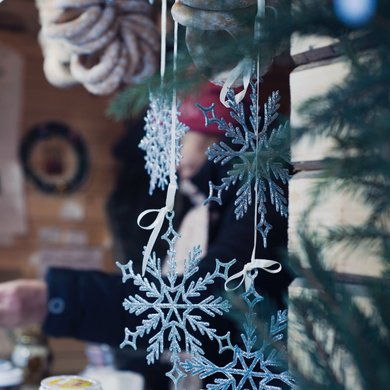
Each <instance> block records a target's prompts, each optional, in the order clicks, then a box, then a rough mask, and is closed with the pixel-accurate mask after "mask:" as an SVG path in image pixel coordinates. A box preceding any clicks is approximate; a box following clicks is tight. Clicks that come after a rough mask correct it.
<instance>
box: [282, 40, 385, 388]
mask: <svg viewBox="0 0 390 390" xmlns="http://www.w3.org/2000/svg"><path fill="white" fill-rule="evenodd" d="M335 47H337V42H335V40H333V39H331V38H327V37H323V36H321V37H318V36H311V37H304V38H302V37H299V36H295V37H294V39H293V40H292V48H291V54H292V57H293V59H294V60H295V63H296V65H297V67H296V68H295V70H294V71H293V72H292V73H291V76H290V88H291V124H292V127H293V128H294V127H299V126H304V125H305V124H307V123H308V122H307V120H308V118H307V117H306V116H305V113H304V112H302V110H300V108H301V106H302V103H303V102H305V101H306V100H307V99H309V98H311V97H315V96H319V95H322V94H325V93H326V92H327V91H328V90H330V88H332V87H334V86H337V85H339V84H340V83H342V82H343V81H344V80H345V78H346V77H347V75H348V72H349V65H348V63H347V61H346V60H345V59H344V58H343V57H341V56H339V55H337V50H335V49H334V48H335ZM311 126H315V124H314V125H313V124H311ZM314 130H315V129H314V128H313V131H314ZM332 147H333V143H332V141H331V140H330V139H328V138H326V137H321V138H316V139H314V138H312V137H310V136H307V137H304V138H303V139H301V140H300V141H299V142H297V143H295V144H293V145H292V149H291V152H292V153H291V154H292V160H293V164H294V166H295V168H296V169H297V170H298V171H299V172H298V173H297V174H295V175H294V177H293V178H292V180H291V182H290V192H289V232H288V233H289V243H288V245H289V252H290V253H291V254H294V255H298V257H300V258H301V259H304V258H305V254H304V252H303V251H302V248H301V246H300V241H299V236H300V228H301V226H302V223H301V221H302V218H303V217H304V216H305V212H307V210H308V208H309V206H310V205H311V203H312V201H313V196H314V194H315V196H317V197H318V198H317V199H316V201H317V202H316V204H315V206H314V207H312V208H311V212H310V214H309V217H308V218H307V217H306V218H305V222H306V223H307V228H308V229H309V231H313V232H315V233H316V234H317V235H318V236H319V237H321V235H323V234H326V231H327V229H329V228H332V227H337V226H340V225H355V226H358V225H361V224H364V221H366V220H367V218H368V215H369V213H370V209H369V207H368V206H367V205H366V204H364V202H363V201H362V200H361V199H359V194H351V193H347V192H342V191H340V190H336V189H335V188H332V187H330V188H328V189H327V190H326V191H325V192H324V191H323V192H322V193H321V195H318V192H317V188H318V185H319V184H320V183H321V180H322V179H321V167H323V162H322V161H323V159H325V158H327V157H342V156H339V155H338V156H336V155H335V151H334V150H333V149H332ZM322 255H323V259H324V261H325V266H326V267H327V268H328V269H329V270H330V271H333V272H335V275H337V278H338V281H339V282H340V283H342V284H343V286H345V287H346V288H348V289H349V290H350V291H351V294H352V296H353V299H354V300H355V302H357V304H358V305H360V307H362V308H364V309H365V310H372V307H370V300H369V298H368V297H367V294H365V292H364V289H363V288H362V287H361V283H362V280H367V279H369V278H379V277H381V272H382V266H381V263H380V260H379V259H378V257H377V255H376V254H375V252H374V251H373V250H370V248H367V247H356V248H353V250H352V249H351V248H348V247H346V246H342V245H339V246H336V245H334V246H332V247H331V248H329V247H328V248H325V249H324V251H323V253H322ZM301 265H302V266H303V267H309V264H307V263H305V262H304V261H303V262H302V264H301ZM302 294H303V295H304V296H306V297H311V298H312V300H313V305H315V304H316V298H315V297H316V294H317V291H315V290H314V289H312V288H309V287H307V286H306V285H305V281H304V280H303V279H300V278H298V279H296V280H295V281H294V282H293V283H292V285H291V286H290V288H289V296H290V297H291V298H293V297H298V296H301V295H302ZM314 327H315V328H316V329H317V330H318V332H320V333H321V336H323V340H325V339H327V340H329V342H330V343H331V340H332V337H333V336H332V330H331V329H324V326H322V327H321V324H317V323H316V324H314ZM288 334H289V341H288V344H289V353H290V355H291V356H293V357H294V361H298V362H299V365H300V368H301V369H302V370H303V371H304V372H306V373H310V374H313V372H314V371H313V370H314V368H313V367H312V366H311V364H310V358H309V353H308V348H309V347H308V346H309V345H310V341H309V340H308V339H307V336H306V335H305V329H302V319H300V318H299V317H297V315H296V313H294V311H293V309H291V310H290V312H289V330H288ZM332 363H333V364H332V366H334V367H336V368H335V370H336V371H337V370H339V371H340V374H342V375H344V377H346V378H347V385H346V388H348V389H354V390H356V389H359V388H360V386H359V384H358V381H357V375H356V370H355V368H354V367H353V366H352V365H351V364H350V360H349V357H348V355H347V354H342V355H340V356H338V357H336V358H335V361H332Z"/></svg>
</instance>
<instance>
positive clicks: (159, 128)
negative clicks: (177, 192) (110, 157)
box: [139, 93, 189, 195]
mask: <svg viewBox="0 0 390 390" xmlns="http://www.w3.org/2000/svg"><path fill="white" fill-rule="evenodd" d="M149 99H150V106H149V109H148V111H147V113H146V117H145V136H144V137H143V138H142V140H141V142H140V144H139V147H140V148H141V149H142V150H144V151H145V153H146V154H145V169H146V171H147V172H148V174H149V176H150V185H149V194H150V195H151V194H152V193H153V191H154V190H155V188H156V187H159V188H161V189H163V190H164V189H165V187H166V186H167V185H168V179H169V168H170V153H171V127H172V100H171V98H170V97H169V96H168V95H166V94H163V93H156V94H152V93H151V94H150V98H149ZM179 116H180V112H178V111H177V117H176V132H175V134H176V148H175V150H176V156H175V158H176V160H175V161H176V165H178V164H179V163H180V160H181V144H180V141H181V139H182V137H183V136H184V134H185V133H186V132H187V131H188V130H189V129H188V126H186V125H184V124H183V123H181V122H180V121H179Z"/></svg>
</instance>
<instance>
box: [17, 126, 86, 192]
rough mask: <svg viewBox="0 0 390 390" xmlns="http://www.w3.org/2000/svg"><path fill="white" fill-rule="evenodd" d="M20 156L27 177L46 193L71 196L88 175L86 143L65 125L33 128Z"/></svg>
mask: <svg viewBox="0 0 390 390" xmlns="http://www.w3.org/2000/svg"><path fill="white" fill-rule="evenodd" d="M19 154H20V159H21V162H22V166H23V169H24V173H25V175H26V177H27V178H29V179H30V180H31V181H32V182H33V184H34V185H35V186H36V187H37V188H38V189H40V190H41V191H43V192H45V193H50V194H69V193H72V192H74V191H76V190H77V189H78V188H79V187H80V185H81V184H82V183H83V182H84V181H85V178H86V176H87V174H88V171H89V156H88V150H87V147H86V145H85V142H84V140H83V139H82V137H81V136H80V135H79V134H77V133H76V132H75V131H73V130H72V129H71V128H70V127H69V126H68V125H67V124H65V123H62V122H56V121H50V122H45V123H40V124H37V125H35V126H33V127H32V128H31V129H30V131H29V132H28V133H27V134H26V136H25V137H24V138H23V140H22V142H21V145H20V150H19Z"/></svg>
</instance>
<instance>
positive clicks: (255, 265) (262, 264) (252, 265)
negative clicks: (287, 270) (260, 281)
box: [225, 259, 282, 291]
mask: <svg viewBox="0 0 390 390" xmlns="http://www.w3.org/2000/svg"><path fill="white" fill-rule="evenodd" d="M275 266H277V268H275ZM256 269H262V270H264V271H266V272H269V273H271V274H277V273H278V272H280V271H281V270H282V265H281V264H280V263H279V262H277V261H274V260H267V259H253V260H252V261H250V262H249V263H246V264H245V265H244V268H243V269H242V271H240V272H237V273H236V274H234V275H232V276H230V277H229V278H227V279H226V282H225V290H226V291H234V290H237V289H238V288H239V287H240V286H241V285H242V283H244V282H245V291H248V290H249V288H250V285H251V280H252V279H251V277H250V272H252V271H253V270H256ZM239 278H241V280H240V283H239V284H237V285H236V286H235V287H233V288H229V287H228V284H229V283H230V282H232V281H233V280H236V279H239Z"/></svg>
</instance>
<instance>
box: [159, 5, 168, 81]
mask: <svg viewBox="0 0 390 390" xmlns="http://www.w3.org/2000/svg"><path fill="white" fill-rule="evenodd" d="M166 57H167V0H162V2H161V55H160V76H161V86H162V85H163V83H164V77H165V66H166V60H167V59H166Z"/></svg>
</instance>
